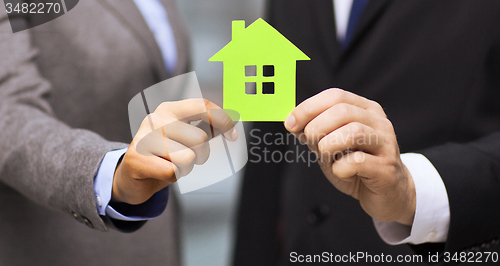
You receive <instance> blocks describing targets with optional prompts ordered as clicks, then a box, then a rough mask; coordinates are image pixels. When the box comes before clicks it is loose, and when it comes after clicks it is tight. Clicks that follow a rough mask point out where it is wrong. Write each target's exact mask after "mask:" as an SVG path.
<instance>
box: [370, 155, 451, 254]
mask: <svg viewBox="0 0 500 266" xmlns="http://www.w3.org/2000/svg"><path fill="white" fill-rule="evenodd" d="M401 160H402V161H403V163H404V165H405V166H406V168H408V170H409V171H410V173H411V176H412V178H413V182H414V183H415V190H416V196H417V208H416V211H415V218H414V220H413V225H412V226H407V225H403V224H400V223H397V222H381V221H377V220H375V219H374V220H373V221H374V224H375V228H376V229H377V232H378V234H379V235H380V237H381V238H382V239H383V240H384V241H385V242H386V243H388V244H390V245H398V244H404V243H412V244H422V243H425V242H446V238H447V237H448V228H449V225H450V205H449V202H448V193H447V192H446V187H445V186H444V183H443V180H442V179H441V176H440V175H439V173H438V171H437V170H436V168H434V166H433V165H432V163H431V162H430V161H429V160H428V159H427V158H426V157H425V156H423V155H422V154H417V153H406V154H402V155H401Z"/></svg>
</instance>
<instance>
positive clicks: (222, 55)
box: [209, 18, 310, 64]
mask: <svg viewBox="0 0 500 266" xmlns="http://www.w3.org/2000/svg"><path fill="white" fill-rule="evenodd" d="M290 59H291V60H310V58H309V57H308V56H307V55H306V54H304V53H303V52H302V51H301V50H299V48H297V47H296V46H295V45H293V43H291V42H290V41H289V40H288V39H287V38H285V37H284V36H283V35H281V33H280V32H278V31H277V30H276V29H275V28H273V27H272V26H271V25H269V24H268V23H267V22H266V21H264V20H263V19H261V18H259V19H257V20H256V21H255V22H253V23H252V24H250V26H248V27H247V28H245V21H243V20H235V21H233V24H232V40H231V42H229V43H228V44H227V45H226V46H224V48H222V49H221V50H220V51H219V52H218V53H216V54H215V55H214V56H212V57H211V58H210V59H209V61H227V60H234V61H242V62H249V61H252V60H261V61H262V60H264V61H266V62H263V63H273V64H276V63H279V61H280V60H287V61H288V60H290ZM276 60H278V61H276ZM269 61H271V62H269Z"/></svg>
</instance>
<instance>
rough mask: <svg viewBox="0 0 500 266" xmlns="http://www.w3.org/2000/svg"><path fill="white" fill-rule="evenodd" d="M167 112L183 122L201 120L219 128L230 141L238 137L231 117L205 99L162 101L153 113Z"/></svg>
mask: <svg viewBox="0 0 500 266" xmlns="http://www.w3.org/2000/svg"><path fill="white" fill-rule="evenodd" d="M156 112H158V113H165V112H168V113H170V114H171V115H173V116H174V117H175V118H177V119H178V120H181V121H183V122H189V121H196V120H200V119H201V120H203V121H205V122H206V123H209V124H210V125H212V126H213V127H215V128H217V129H219V130H220V131H221V132H222V133H223V134H224V137H226V138H227V139H228V140H230V141H235V140H236V139H237V138H238V133H237V132H236V129H234V122H233V120H232V119H231V117H230V116H229V115H228V114H227V113H226V112H225V111H224V110H222V109H221V108H220V107H219V106H217V105H216V104H214V103H212V102H210V101H208V100H205V99H188V100H183V101H177V102H165V103H162V104H161V105H160V106H159V107H158V108H157V109H156V110H155V113H156Z"/></svg>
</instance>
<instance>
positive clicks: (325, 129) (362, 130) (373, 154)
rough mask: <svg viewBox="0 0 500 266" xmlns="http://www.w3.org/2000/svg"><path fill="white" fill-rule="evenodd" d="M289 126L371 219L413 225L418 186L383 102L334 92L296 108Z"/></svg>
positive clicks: (324, 94) (308, 100)
mask: <svg viewBox="0 0 500 266" xmlns="http://www.w3.org/2000/svg"><path fill="white" fill-rule="evenodd" d="M285 127H286V128H287V130H288V131H290V132H291V133H293V134H294V135H295V136H296V137H297V138H298V139H299V140H300V141H301V142H303V143H306V144H307V145H308V147H309V149H310V150H311V151H312V152H314V153H315V154H316V155H317V156H318V162H319V164H320V167H321V169H322V170H323V173H324V174H325V176H326V177H327V178H328V180H329V181H330V182H331V183H332V184H333V185H334V186H335V187H336V188H337V189H338V190H340V191H341V192H343V193H345V194H347V195H350V196H352V197H354V198H355V199H358V200H359V202H360V204H361V207H362V208H363V209H364V210H365V211H366V212H367V213H368V214H369V215H370V216H371V217H373V218H375V219H377V220H379V221H386V222H389V221H396V222H399V223H402V224H406V225H411V224H412V223H413V218H414V215H415V209H416V193H415V185H414V183H413V179H412V177H411V175H410V172H409V171H408V169H406V167H405V165H404V164H403V162H402V161H401V158H400V153H399V147H398V143H397V140H396V135H395V133H394V128H393V127H392V123H391V122H390V121H389V120H388V119H387V116H386V115H385V113H384V111H383V109H382V107H381V106H380V105H379V104H378V103H376V102H374V101H371V100H368V99H366V98H363V97H361V96H358V95H355V94H353V93H350V92H347V91H343V90H341V89H329V90H326V91H323V92H321V93H319V94H317V95H315V96H313V97H311V98H309V99H307V100H305V101H304V102H302V103H301V104H300V105H299V106H297V107H296V108H295V109H294V110H293V111H292V113H291V114H290V115H289V116H288V118H287V119H286V121H285Z"/></svg>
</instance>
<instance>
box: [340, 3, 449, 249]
mask: <svg viewBox="0 0 500 266" xmlns="http://www.w3.org/2000/svg"><path fill="white" fill-rule="evenodd" d="M352 2H353V0H333V5H334V10H335V23H336V29H337V38H338V40H339V41H342V40H343V39H344V38H345V34H346V32H347V26H348V25H347V24H348V22H349V15H350V13H351V6H352ZM401 160H402V161H403V163H404V165H405V166H406V168H408V170H409V171H410V174H411V176H412V178H413V182H414V183H415V190H416V195H417V208H416V211H415V218H414V220H413V225H412V226H407V225H403V224H400V223H397V222H389V223H388V222H381V221H377V220H374V223H375V228H376V229H377V232H378V234H379V235H380V237H381V238H382V239H383V240H384V241H385V242H386V243H388V244H391V245H397V244H403V243H412V244H421V243H425V242H445V241H446V238H447V236H448V228H449V224H450V205H449V202H448V193H447V192H446V187H445V186H444V183H443V180H442V179H441V176H440V175H439V173H438V171H437V170H436V168H434V166H433V165H432V163H431V162H430V161H429V160H428V159H427V158H426V157H425V156H423V155H422V154H416V153H408V154H402V155H401Z"/></svg>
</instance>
